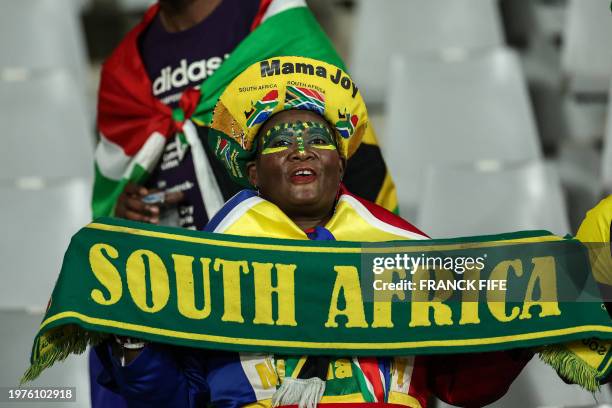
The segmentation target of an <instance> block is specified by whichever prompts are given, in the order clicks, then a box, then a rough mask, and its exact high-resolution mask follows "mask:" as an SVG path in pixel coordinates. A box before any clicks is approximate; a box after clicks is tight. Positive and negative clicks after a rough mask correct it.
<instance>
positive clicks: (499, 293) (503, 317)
mask: <svg viewBox="0 0 612 408" xmlns="http://www.w3.org/2000/svg"><path fill="white" fill-rule="evenodd" d="M510 268H512V269H513V270H514V274H515V275H516V276H518V277H519V278H520V277H521V276H523V263H522V262H521V260H520V259H513V260H508V261H502V262H500V263H498V264H497V265H496V266H495V268H493V270H492V271H491V276H490V277H489V279H490V280H507V279H508V270H509V269H510ZM487 306H488V307H489V311H490V312H491V314H492V315H493V317H495V318H496V319H497V320H499V321H500V322H510V321H512V320H514V319H516V317H517V316H518V315H519V313H520V308H519V307H517V306H515V307H513V308H512V311H511V312H510V314H509V315H507V314H506V291H503V290H499V289H494V290H487Z"/></svg>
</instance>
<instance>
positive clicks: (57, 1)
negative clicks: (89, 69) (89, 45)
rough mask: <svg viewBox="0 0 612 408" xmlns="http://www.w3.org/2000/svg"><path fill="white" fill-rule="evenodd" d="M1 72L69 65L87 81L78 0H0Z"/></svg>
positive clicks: (79, 80)
mask: <svg viewBox="0 0 612 408" xmlns="http://www.w3.org/2000/svg"><path fill="white" fill-rule="evenodd" d="M0 10H1V12H0V27H2V29H1V30H2V35H0V50H2V52H1V53H0V73H1V72H2V70H3V69H4V68H27V69H31V70H34V71H37V70H46V69H58V68H59V69H68V70H69V71H70V72H71V73H72V75H74V76H75V77H76V82H77V84H78V85H79V86H84V85H85V75H86V74H85V72H86V62H87V55H86V49H85V43H84V38H83V30H82V28H81V25H80V21H79V19H78V7H77V4H76V3H75V1H74V0H18V1H15V0H0Z"/></svg>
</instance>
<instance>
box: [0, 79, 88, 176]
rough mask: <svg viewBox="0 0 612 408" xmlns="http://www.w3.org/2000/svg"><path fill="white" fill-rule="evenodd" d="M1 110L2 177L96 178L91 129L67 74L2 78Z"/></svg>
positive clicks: (0, 88)
mask: <svg viewBox="0 0 612 408" xmlns="http://www.w3.org/2000/svg"><path fill="white" fill-rule="evenodd" d="M0 106H2V110H0V123H2V130H3V133H4V137H3V146H2V149H0V163H2V174H1V175H0V179H12V178H16V177H31V176H35V177H78V176H80V177H93V146H92V137H91V133H92V130H93V129H92V128H90V127H89V126H88V121H87V119H86V110H85V107H84V106H83V98H82V97H81V95H80V93H79V92H78V91H77V87H76V85H75V82H74V81H73V79H72V78H71V77H70V76H69V75H68V74H67V73H65V72H61V71H57V72H50V73H45V74H42V73H41V74H38V75H34V76H29V75H28V74H27V73H25V74H24V77H23V78H22V77H16V78H12V79H11V80H0Z"/></svg>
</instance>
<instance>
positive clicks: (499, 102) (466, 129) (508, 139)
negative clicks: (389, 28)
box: [382, 49, 541, 216]
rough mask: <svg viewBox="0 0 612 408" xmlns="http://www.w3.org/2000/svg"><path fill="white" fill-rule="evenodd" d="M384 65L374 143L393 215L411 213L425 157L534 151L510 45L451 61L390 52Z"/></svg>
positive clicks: (507, 156)
mask: <svg viewBox="0 0 612 408" xmlns="http://www.w3.org/2000/svg"><path fill="white" fill-rule="evenodd" d="M392 68H393V69H392V75H391V79H390V80H391V82H392V83H393V87H392V89H391V91H390V92H389V95H388V103H387V106H388V119H387V124H386V132H385V135H384V137H383V138H382V139H383V141H384V143H383V145H382V148H383V152H384V156H385V159H386V161H387V164H388V166H389V169H390V171H391V174H392V175H393V178H394V180H395V182H396V185H397V189H398V199H399V208H400V213H401V214H404V215H408V216H410V215H414V214H413V213H412V211H413V210H414V207H415V206H416V204H417V203H418V200H419V197H421V195H422V193H423V177H424V176H425V169H426V167H427V166H428V165H429V164H432V163H434V164H445V163H453V162H473V161H476V160H486V159H494V160H504V161H512V160H526V159H538V158H540V157H541V152H540V146H539V141H538V136H537V130H536V126H535V123H534V118H533V114H532V111H531V106H530V103H529V98H528V95H527V90H526V86H525V81H524V78H523V74H522V71H521V67H520V63H519V60H518V57H517V56H516V54H515V53H514V52H512V51H509V50H506V49H498V50H495V51H491V52H487V53H482V54H478V55H473V56H472V58H470V59H461V60H453V61H444V60H441V59H437V58H429V59H406V58H401V57H397V58H394V61H393V67H392Z"/></svg>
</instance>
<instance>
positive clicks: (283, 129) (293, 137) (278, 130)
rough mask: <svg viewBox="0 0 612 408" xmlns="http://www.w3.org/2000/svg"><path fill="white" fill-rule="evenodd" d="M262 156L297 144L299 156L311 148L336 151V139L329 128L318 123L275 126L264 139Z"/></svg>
mask: <svg viewBox="0 0 612 408" xmlns="http://www.w3.org/2000/svg"><path fill="white" fill-rule="evenodd" d="M262 142H263V149H262V151H261V154H272V153H278V152H282V151H285V150H287V149H289V148H290V147H291V146H292V145H293V144H294V143H297V149H298V152H299V154H301V155H302V154H305V153H306V146H308V147H309V148H315V149H323V150H336V145H335V143H334V137H333V135H332V134H331V132H330V130H329V128H328V127H327V126H325V125H324V124H323V123H318V122H295V123H281V124H279V125H276V126H274V127H273V128H271V129H270V130H268V132H266V134H265V135H264V137H263V141H262Z"/></svg>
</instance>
